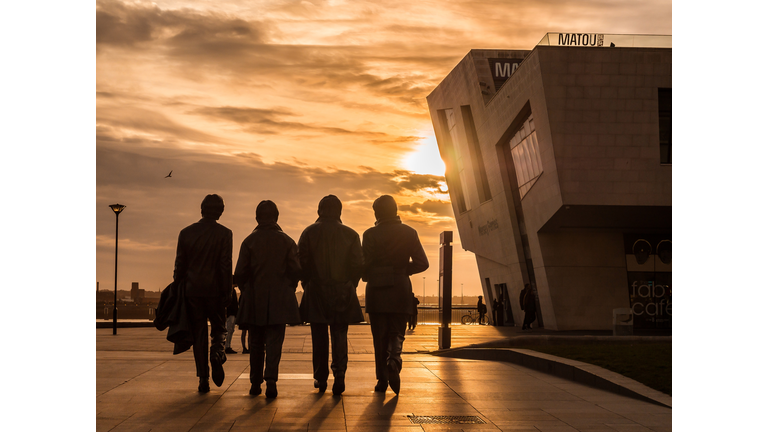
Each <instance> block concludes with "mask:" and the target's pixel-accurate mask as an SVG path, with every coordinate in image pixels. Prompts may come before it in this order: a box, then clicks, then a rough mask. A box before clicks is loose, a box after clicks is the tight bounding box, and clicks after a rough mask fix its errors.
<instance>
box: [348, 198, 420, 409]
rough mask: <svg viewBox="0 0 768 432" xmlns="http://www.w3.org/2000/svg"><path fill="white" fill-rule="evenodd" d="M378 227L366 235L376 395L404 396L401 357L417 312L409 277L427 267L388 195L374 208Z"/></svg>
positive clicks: (413, 234) (414, 237)
mask: <svg viewBox="0 0 768 432" xmlns="http://www.w3.org/2000/svg"><path fill="white" fill-rule="evenodd" d="M373 211H374V214H375V215H376V224H375V226H374V227H373V228H369V229H368V230H366V231H365V233H363V262H364V269H363V280H364V281H366V282H367V285H366V287H365V309H366V312H368V316H369V317H370V320H371V334H372V336H373V351H374V360H375V365H376V380H377V383H376V387H375V388H374V390H375V391H377V392H386V391H387V385H389V387H390V388H391V389H392V390H393V391H394V392H395V394H399V393H400V371H401V370H402V368H403V360H402V358H401V354H402V351H403V341H405V329H406V326H407V325H408V319H409V317H410V315H411V313H412V310H413V290H412V287H411V279H410V276H411V275H413V274H416V273H421V272H423V271H424V270H426V269H427V268H428V267H429V261H428V260H427V255H426V254H425V253H424V248H423V247H422V246H421V242H420V241H419V234H418V233H417V232H416V230H415V229H413V228H411V227H409V226H408V225H405V224H404V223H402V222H401V221H400V217H399V216H397V203H395V199H394V198H392V197H391V196H389V195H383V196H381V197H379V198H377V199H376V201H374V202H373Z"/></svg>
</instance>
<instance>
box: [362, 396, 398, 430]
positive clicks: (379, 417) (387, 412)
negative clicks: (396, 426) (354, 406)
mask: <svg viewBox="0 0 768 432" xmlns="http://www.w3.org/2000/svg"><path fill="white" fill-rule="evenodd" d="M386 399H387V395H386V394H385V393H378V392H375V393H374V395H373V397H372V400H371V402H370V403H368V405H367V406H366V407H365V410H364V411H363V413H362V414H361V416H360V417H361V418H362V419H364V421H373V423H370V424H369V425H370V426H375V427H376V428H379V427H380V428H382V429H389V428H390V427H391V426H392V415H393V414H394V413H395V410H396V409H397V401H398V399H399V398H398V396H394V397H392V398H391V399H389V400H388V401H386V402H385V400H386Z"/></svg>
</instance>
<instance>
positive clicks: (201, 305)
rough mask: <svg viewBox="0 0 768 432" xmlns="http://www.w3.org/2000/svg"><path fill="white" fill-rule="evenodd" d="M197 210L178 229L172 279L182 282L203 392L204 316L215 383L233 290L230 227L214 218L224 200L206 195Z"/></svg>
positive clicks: (218, 380)
mask: <svg viewBox="0 0 768 432" xmlns="http://www.w3.org/2000/svg"><path fill="white" fill-rule="evenodd" d="M200 212H201V213H202V216H203V218H202V219H200V221H198V222H196V223H194V224H192V225H190V226H188V227H186V228H184V229H183V230H181V232H180V233H179V241H178V245H177V247H176V263H175V266H174V270H173V280H174V282H177V283H180V284H183V286H184V293H185V295H186V299H187V311H188V313H189V315H190V320H191V325H192V332H193V335H194V344H193V346H192V351H193V353H194V357H195V367H196V369H197V376H198V378H199V384H198V386H197V390H198V391H199V392H201V393H207V392H209V391H210V390H211V388H210V385H209V384H208V377H209V372H210V369H209V367H208V356H209V354H208V322H209V321H210V323H211V349H210V359H211V369H213V374H212V375H213V382H214V383H215V384H216V385H217V386H219V387H221V384H222V383H223V382H224V368H223V366H222V365H223V364H224V362H226V361H227V355H226V353H225V352H224V342H225V339H226V337H227V327H226V307H227V305H228V304H229V300H230V296H231V295H232V231H230V230H229V228H227V227H225V226H224V225H221V224H219V223H218V222H216V221H217V220H218V219H219V217H221V214H222V213H223V212H224V200H223V199H222V198H221V197H220V196H218V195H215V194H212V195H208V196H206V197H205V199H203V202H202V203H201V204H200Z"/></svg>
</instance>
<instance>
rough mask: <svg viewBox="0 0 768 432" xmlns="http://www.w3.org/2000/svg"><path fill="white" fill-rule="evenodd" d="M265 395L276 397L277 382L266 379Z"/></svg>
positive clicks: (271, 397)
mask: <svg viewBox="0 0 768 432" xmlns="http://www.w3.org/2000/svg"><path fill="white" fill-rule="evenodd" d="M265 395H266V396H267V397H268V398H270V399H274V398H276V397H277V383H276V382H275V381H273V380H267V392H266V393H265Z"/></svg>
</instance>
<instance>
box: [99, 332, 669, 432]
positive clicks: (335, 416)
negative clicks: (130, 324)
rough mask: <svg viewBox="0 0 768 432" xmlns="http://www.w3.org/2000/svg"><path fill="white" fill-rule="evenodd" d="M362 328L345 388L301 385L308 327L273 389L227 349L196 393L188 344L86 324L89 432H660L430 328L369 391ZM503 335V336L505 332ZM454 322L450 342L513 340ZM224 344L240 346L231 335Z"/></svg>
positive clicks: (665, 419) (291, 338)
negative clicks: (91, 389)
mask: <svg viewBox="0 0 768 432" xmlns="http://www.w3.org/2000/svg"><path fill="white" fill-rule="evenodd" d="M369 330H370V329H369V328H368V327H367V326H353V327H350V340H351V342H350V347H351V348H352V347H354V348H353V349H351V350H350V352H351V353H350V362H349V367H348V372H347V380H346V387H347V390H346V391H345V393H344V394H343V395H342V396H333V395H332V394H331V392H330V387H331V385H332V381H331V382H329V391H328V392H326V393H324V394H318V393H317V390H315V389H314V388H313V387H312V379H311V373H312V361H311V342H310V343H307V341H308V340H309V338H310V333H309V327H307V326H296V327H288V328H287V329H286V345H288V344H289V343H290V346H291V347H294V349H295V351H290V352H285V353H284V354H283V357H282V361H281V364H280V378H279V380H278V383H277V387H278V392H279V395H278V397H277V398H276V399H273V400H271V399H266V398H265V397H264V396H263V395H261V396H258V397H253V396H250V395H249V394H248V390H249V388H250V383H249V380H248V373H249V364H248V356H247V355H243V354H230V355H229V356H228V360H227V362H226V363H225V364H224V370H225V373H226V378H225V381H224V384H223V385H222V386H221V387H216V386H215V385H213V384H211V385H212V388H211V392H210V393H207V394H199V393H197V391H196V390H197V379H196V377H195V367H194V360H193V357H192V353H191V351H188V352H185V353H182V354H179V355H176V356H174V355H172V354H171V349H172V345H171V343H170V342H167V341H166V340H165V333H164V332H159V331H157V330H155V329H154V328H121V329H118V335H112V330H111V329H96V430H98V431H153V432H154V431H246V430H247V431H298V430H300V431H398V430H404V431H446V430H456V431H458V430H470V431H490V430H493V431H579V430H583V431H603V430H604V431H671V430H672V410H671V408H669V407H664V406H659V405H657V404H654V403H649V402H645V401H641V400H637V399H634V398H630V397H627V396H622V395H618V394H615V393H612V392H608V391H605V390H602V389H598V388H594V387H590V386H587V385H584V384H580V383H577V382H574V381H572V380H568V379H564V378H562V377H558V376H555V375H552V374H548V373H544V372H541V371H538V370H535V369H532V368H528V367H524V366H520V365H516V364H513V363H509V362H506V361H495V360H491V361H489V360H470V359H460V358H449V357H436V356H432V355H430V354H429V351H434V350H436V349H437V327H430V326H419V327H417V329H416V331H414V332H409V333H408V334H407V335H406V342H405V351H406V352H407V353H408V354H405V355H404V369H403V372H402V388H401V392H400V395H399V396H396V395H394V393H392V392H391V390H390V391H388V392H387V393H386V394H380V393H376V392H374V391H373V386H374V385H375V383H376V380H375V377H374V375H375V374H374V365H373V355H372V354H371V352H372V349H371V339H370V332H369ZM505 332H506V333H505ZM513 336H514V334H513V333H509V330H503V328H502V330H499V328H495V327H490V326H461V327H456V328H455V330H453V335H452V338H453V342H454V345H455V346H460V345H462V344H463V346H468V345H471V344H472V343H477V342H482V341H491V340H493V339H494V338H495V339H498V338H506V337H513ZM233 348H234V349H235V350H236V351H238V352H239V351H240V350H241V347H240V340H239V332H238V333H236V335H235V338H233ZM413 416H432V417H434V416H477V417H478V418H480V419H482V421H484V423H482V424H414V423H413V422H412V420H411V418H412V417H413Z"/></svg>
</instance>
